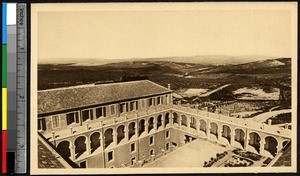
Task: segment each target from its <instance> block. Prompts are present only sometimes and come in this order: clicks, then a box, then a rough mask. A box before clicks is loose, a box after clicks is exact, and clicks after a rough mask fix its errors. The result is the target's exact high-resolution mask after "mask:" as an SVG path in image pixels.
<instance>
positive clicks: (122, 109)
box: [120, 103, 126, 113]
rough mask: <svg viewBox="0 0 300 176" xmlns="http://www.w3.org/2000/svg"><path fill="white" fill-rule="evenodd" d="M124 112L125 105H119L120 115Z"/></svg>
mask: <svg viewBox="0 0 300 176" xmlns="http://www.w3.org/2000/svg"><path fill="white" fill-rule="evenodd" d="M123 112H126V104H125V103H121V104H120V113H123Z"/></svg>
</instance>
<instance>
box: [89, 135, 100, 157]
mask: <svg viewBox="0 0 300 176" xmlns="http://www.w3.org/2000/svg"><path fill="white" fill-rule="evenodd" d="M90 140H91V153H93V152H94V151H95V150H97V148H99V147H100V145H101V143H100V133H99V132H95V133H93V134H92V135H91V137H90Z"/></svg>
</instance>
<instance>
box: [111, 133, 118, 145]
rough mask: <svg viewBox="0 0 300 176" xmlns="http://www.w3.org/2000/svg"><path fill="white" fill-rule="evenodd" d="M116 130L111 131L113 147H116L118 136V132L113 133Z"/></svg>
mask: <svg viewBox="0 0 300 176" xmlns="http://www.w3.org/2000/svg"><path fill="white" fill-rule="evenodd" d="M115 131H116V130H113V133H112V136H113V144H114V146H117V142H118V141H117V136H118V132H115Z"/></svg>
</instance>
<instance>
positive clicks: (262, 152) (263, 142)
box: [259, 136, 266, 155]
mask: <svg viewBox="0 0 300 176" xmlns="http://www.w3.org/2000/svg"><path fill="white" fill-rule="evenodd" d="M265 143H266V141H265V137H264V136H262V137H261V139H260V147H259V154H260V155H264V154H265Z"/></svg>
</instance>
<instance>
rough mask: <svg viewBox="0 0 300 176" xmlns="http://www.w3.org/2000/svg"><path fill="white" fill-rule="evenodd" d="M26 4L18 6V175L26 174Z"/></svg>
mask: <svg viewBox="0 0 300 176" xmlns="http://www.w3.org/2000/svg"><path fill="white" fill-rule="evenodd" d="M26 25H27V24H26V4H24V3H20V4H17V41H18V42H17V43H18V44H17V97H16V98H17V138H16V142H17V152H16V168H15V170H16V173H26V148H27V145H26V131H27V130H26V129H27V124H26V118H27V112H26V111H27V108H26V100H27V97H26V86H27V80H26V79H27V78H26V77H27V73H26V72H27V46H26V42H27V41H26V39H27V36H26Z"/></svg>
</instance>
